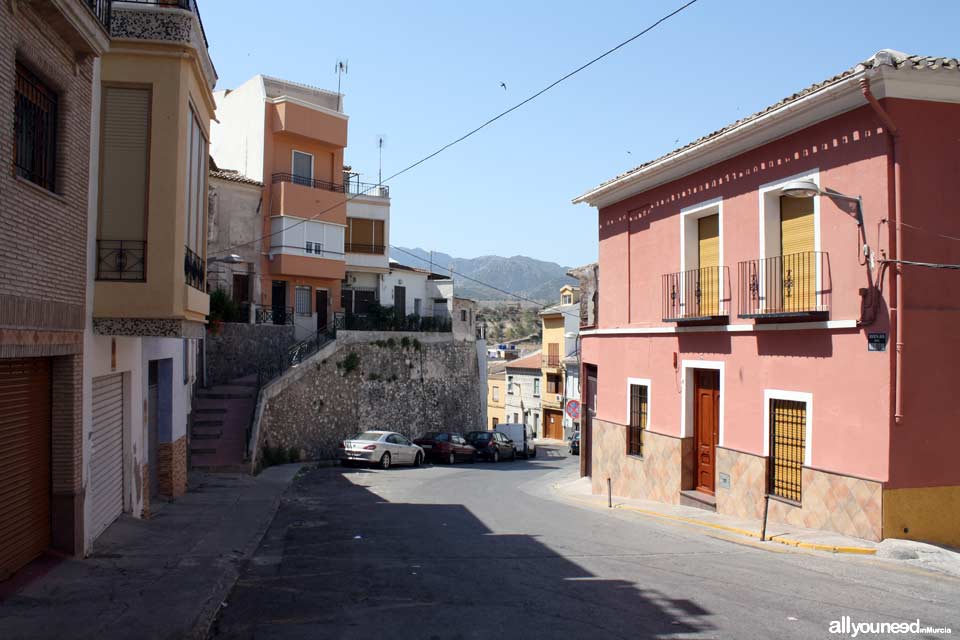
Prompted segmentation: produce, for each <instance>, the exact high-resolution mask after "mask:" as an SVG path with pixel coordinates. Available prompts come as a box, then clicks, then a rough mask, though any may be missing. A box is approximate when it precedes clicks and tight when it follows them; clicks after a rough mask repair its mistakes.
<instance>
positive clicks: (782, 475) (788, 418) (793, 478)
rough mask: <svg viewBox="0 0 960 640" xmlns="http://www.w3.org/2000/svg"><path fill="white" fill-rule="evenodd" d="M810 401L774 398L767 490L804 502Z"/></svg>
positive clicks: (787, 498) (771, 414)
mask: <svg viewBox="0 0 960 640" xmlns="http://www.w3.org/2000/svg"><path fill="white" fill-rule="evenodd" d="M806 426H807V403H806V402H800V401H796V400H778V399H775V398H774V399H771V400H770V464H769V465H768V481H767V492H768V493H769V494H770V495H773V496H778V497H780V498H784V499H786V500H790V501H793V502H801V498H802V497H803V494H802V489H803V486H802V482H801V479H802V477H803V454H804V445H805V443H806Z"/></svg>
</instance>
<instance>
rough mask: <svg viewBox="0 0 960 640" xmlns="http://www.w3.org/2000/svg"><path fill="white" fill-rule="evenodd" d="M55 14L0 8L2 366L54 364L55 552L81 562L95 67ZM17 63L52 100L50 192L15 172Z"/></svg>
mask: <svg viewBox="0 0 960 640" xmlns="http://www.w3.org/2000/svg"><path fill="white" fill-rule="evenodd" d="M56 10H57V9H55V8H54V7H53V5H52V4H47V3H42V2H37V3H27V2H5V3H2V4H0V163H3V166H4V167H6V170H4V171H0V193H2V194H3V199H2V202H0V273H2V274H3V277H2V278H0V358H14V357H52V394H51V395H52V397H51V400H50V402H51V404H52V412H51V414H52V424H51V436H52V438H51V442H52V446H51V473H52V478H51V479H52V484H51V498H50V500H51V529H52V545H53V547H54V548H56V549H58V550H60V551H64V552H66V553H72V554H73V553H82V552H83V509H84V506H83V488H82V451H83V439H82V415H81V409H82V386H83V385H82V379H83V359H82V356H81V355H80V354H81V353H82V351H83V328H84V304H85V297H86V255H87V252H86V238H87V213H88V211H87V207H88V202H87V198H88V183H89V173H88V171H89V166H90V120H91V99H92V79H93V58H92V57H91V56H89V55H84V54H83V53H82V52H78V51H76V50H75V49H74V48H73V45H72V44H70V43H68V42H67V41H66V40H65V39H64V38H63V36H62V35H61V34H60V33H59V32H58V31H56V30H55V28H54V26H53V22H51V21H50V20H49V16H48V15H42V14H41V12H46V13H48V14H49V13H50V12H51V11H56ZM91 19H92V16H91ZM60 28H62V25H61V27H60ZM74 44H75V43H74ZM17 63H19V64H21V65H23V66H24V67H25V68H27V69H28V70H29V71H30V72H31V73H33V74H34V75H36V76H37V77H38V78H39V79H40V80H41V81H42V82H43V83H44V84H45V85H46V86H47V87H49V88H50V89H51V90H52V91H53V92H54V93H55V94H56V98H57V101H56V104H57V106H56V113H57V116H56V123H57V128H56V146H55V154H56V155H55V172H54V175H55V185H54V186H55V191H54V192H51V191H48V190H47V189H45V188H43V187H40V186H38V185H36V184H34V183H33V182H30V181H28V180H25V179H23V178H21V177H18V176H17V175H16V172H15V170H12V167H13V163H14V157H15V154H14V131H15V122H16V109H15V105H16V82H17V80H16V78H17V75H16V65H17Z"/></svg>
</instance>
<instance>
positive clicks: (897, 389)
mask: <svg viewBox="0 0 960 640" xmlns="http://www.w3.org/2000/svg"><path fill="white" fill-rule="evenodd" d="M860 91H861V92H862V93H863V97H864V98H866V100H867V102H869V103H870V106H871V107H873V110H874V112H875V113H876V114H877V117H878V118H880V121H881V122H882V123H883V126H884V128H886V130H887V134H889V140H890V156H889V157H890V164H891V165H893V185H892V186H891V187H890V188H891V190H892V193H891V194H890V196H891V199H892V200H893V210H892V213H891V215H890V224H891V226H892V227H893V228H892V229H891V236H892V237H891V242H890V260H897V259H898V258H899V252H900V247H901V246H902V227H901V225H900V218H901V216H902V202H901V187H900V154H899V153H898V152H899V147H900V131H899V130H898V129H897V125H895V124H894V123H893V120H892V119H891V118H890V114H889V113H887V112H886V110H884V108H883V106H882V105H881V104H880V101H879V100H877V98H876V97H875V96H874V95H873V93H872V92H871V91H870V80H868V79H867V78H866V77H863V78H861V79H860ZM893 277H894V299H893V301H892V304H891V305H890V313H891V314H892V315H893V317H894V331H895V332H896V343H895V344H896V352H895V354H894V360H895V364H894V408H893V420H894V423H895V424H902V423H903V313H902V309H901V306H902V305H903V266H902V265H900V264H896V263H895V264H894V269H893Z"/></svg>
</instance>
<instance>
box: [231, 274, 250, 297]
mask: <svg viewBox="0 0 960 640" xmlns="http://www.w3.org/2000/svg"><path fill="white" fill-rule="evenodd" d="M233 301H234V302H236V303H237V304H245V303H247V302H250V276H249V275H247V274H246V273H235V274H233Z"/></svg>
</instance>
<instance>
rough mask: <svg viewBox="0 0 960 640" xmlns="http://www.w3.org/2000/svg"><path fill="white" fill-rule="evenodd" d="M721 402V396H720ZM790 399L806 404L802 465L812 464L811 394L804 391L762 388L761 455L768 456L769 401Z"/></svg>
mask: <svg viewBox="0 0 960 640" xmlns="http://www.w3.org/2000/svg"><path fill="white" fill-rule="evenodd" d="M720 398H721V402H722V401H723V396H720ZM771 400H792V401H794V402H803V403H805V404H806V405H807V409H806V412H805V414H806V422H805V423H804V426H803V466H805V467H809V466H811V465H812V464H813V394H812V393H808V392H806V391H785V390H783V389H764V390H763V457H764V458H769V457H770V401H771Z"/></svg>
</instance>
